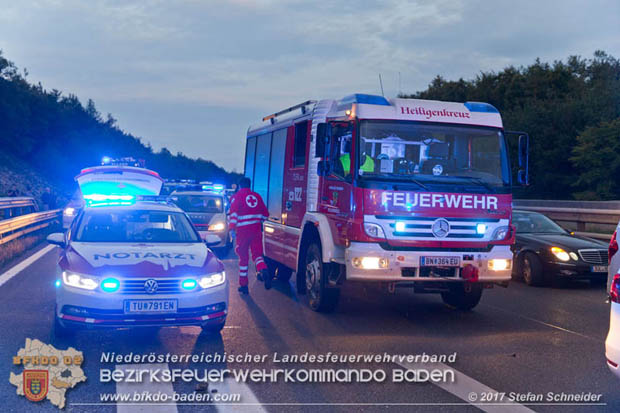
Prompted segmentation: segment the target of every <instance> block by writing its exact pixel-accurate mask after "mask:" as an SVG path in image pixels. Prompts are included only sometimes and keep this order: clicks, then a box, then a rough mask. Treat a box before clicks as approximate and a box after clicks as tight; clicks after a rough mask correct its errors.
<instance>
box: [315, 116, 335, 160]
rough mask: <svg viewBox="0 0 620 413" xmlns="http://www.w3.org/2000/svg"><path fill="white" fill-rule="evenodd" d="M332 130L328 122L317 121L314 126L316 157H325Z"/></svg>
mask: <svg viewBox="0 0 620 413" xmlns="http://www.w3.org/2000/svg"><path fill="white" fill-rule="evenodd" d="M331 134H332V130H331V126H330V125H329V124H328V123H319V124H318V125H317V127H316V150H315V153H314V156H315V157H316V158H325V155H326V154H327V147H328V144H329V139H330V138H331Z"/></svg>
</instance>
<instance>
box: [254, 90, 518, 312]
mask: <svg viewBox="0 0 620 413" xmlns="http://www.w3.org/2000/svg"><path fill="white" fill-rule="evenodd" d="M510 133H513V132H510ZM514 133H517V132H514ZM505 134H508V132H504V130H503V126H502V120H501V117H500V114H499V112H498V111H497V109H496V108H494V107H493V106H492V105H489V104H486V103H478V102H466V103H453V102H440V101H430V100H417V99H390V100H388V99H386V98H384V97H382V96H374V95H364V94H354V95H351V96H347V97H345V98H343V99H341V100H321V101H306V102H303V103H301V104H299V105H295V106H293V107H290V108H288V109H285V110H283V111H280V112H278V113H274V114H272V115H269V116H267V117H265V118H264V119H263V122H262V123H261V124H259V125H256V126H252V127H250V128H249V130H248V133H247V146H246V156H245V175H246V176H247V177H249V178H250V179H252V186H253V189H254V191H256V192H258V193H259V194H261V196H262V197H263V198H264V200H265V202H266V204H267V206H268V208H269V215H270V216H269V219H268V220H267V221H266V222H265V224H264V232H263V234H264V237H263V241H264V246H265V255H266V257H267V260H268V264H269V266H270V269H271V270H272V271H274V272H275V276H276V278H277V279H283V280H287V279H289V278H290V277H291V275H292V273H293V272H296V274H297V275H296V285H297V290H298V292H299V293H302V294H303V293H308V296H309V303H310V306H311V307H312V309H314V310H316V311H330V310H333V309H334V308H335V306H336V304H337V302H338V298H339V286H340V285H341V284H342V283H343V282H344V281H345V280H346V281H347V282H349V281H365V282H380V283H385V285H386V286H387V288H388V290H389V291H391V292H393V291H394V288H396V287H410V288H413V290H414V291H415V292H420V293H439V294H441V297H442V298H443V300H444V302H446V303H447V304H448V305H451V306H453V307H456V308H460V309H471V308H473V307H475V306H476V305H477V304H478V302H479V301H480V297H481V295H482V291H483V289H484V288H485V287H486V288H489V287H492V286H493V285H494V284H500V285H507V283H508V281H509V280H510V278H511V269H512V252H511V250H510V245H511V244H512V243H513V242H514V236H515V235H514V228H513V227H512V225H511V215H512V195H511V188H512V173H511V167H510V163H509V156H508V146H507V139H506V137H505ZM518 134H519V135H520V136H519V145H518V147H519V150H518V154H519V170H518V174H517V180H518V181H519V183H520V184H523V185H525V184H527V179H528V178H527V156H528V155H527V153H528V143H529V137H528V136H527V134H525V133H518Z"/></svg>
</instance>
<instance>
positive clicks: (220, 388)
mask: <svg viewBox="0 0 620 413" xmlns="http://www.w3.org/2000/svg"><path fill="white" fill-rule="evenodd" d="M214 389H215V390H217V393H219V394H239V395H240V396H241V400H240V402H238V403H231V405H227V404H225V403H218V404H216V406H215V408H216V409H217V411H218V412H238V411H239V405H243V407H244V409H243V411H244V412H257V413H263V412H266V411H267V410H265V409H264V408H263V406H262V403H261V402H259V401H258V399H257V398H256V396H255V395H254V393H253V392H252V390H251V389H250V387H248V385H247V384H245V383H238V382H237V381H235V379H233V378H230V377H227V378H225V379H224V381H223V382H221V383H220V382H218V383H209V391H212V390H214Z"/></svg>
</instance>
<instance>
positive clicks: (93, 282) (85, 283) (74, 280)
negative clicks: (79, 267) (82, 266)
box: [62, 271, 99, 290]
mask: <svg viewBox="0 0 620 413" xmlns="http://www.w3.org/2000/svg"><path fill="white" fill-rule="evenodd" d="M62 282H63V283H64V284H65V285H68V286H70V287H75V288H82V289H84V290H94V289H95V288H97V286H98V285H99V280H98V279H97V278H96V277H91V276H88V275H82V274H76V273H74V272H67V271H63V273H62Z"/></svg>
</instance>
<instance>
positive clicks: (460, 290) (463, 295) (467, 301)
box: [441, 283, 483, 311]
mask: <svg viewBox="0 0 620 413" xmlns="http://www.w3.org/2000/svg"><path fill="white" fill-rule="evenodd" d="M482 290H483V288H482V284H479V283H475V284H471V290H469V291H466V290H465V284H456V285H454V286H452V288H450V291H449V292H445V293H441V298H442V300H443V302H444V303H446V304H448V305H449V306H450V307H453V308H457V309H459V310H463V311H469V310H471V309H472V308H474V307H475V306H477V305H478V303H479V302H480V299H481V298H482Z"/></svg>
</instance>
